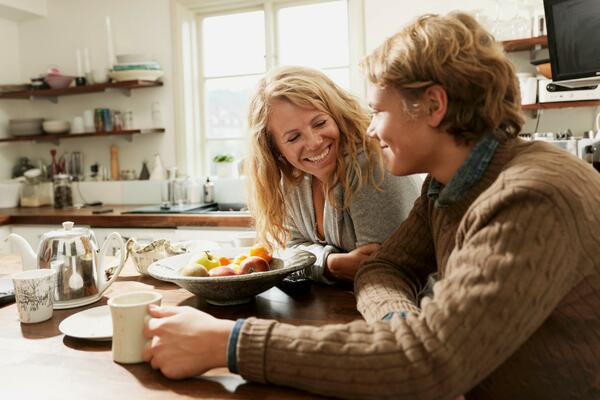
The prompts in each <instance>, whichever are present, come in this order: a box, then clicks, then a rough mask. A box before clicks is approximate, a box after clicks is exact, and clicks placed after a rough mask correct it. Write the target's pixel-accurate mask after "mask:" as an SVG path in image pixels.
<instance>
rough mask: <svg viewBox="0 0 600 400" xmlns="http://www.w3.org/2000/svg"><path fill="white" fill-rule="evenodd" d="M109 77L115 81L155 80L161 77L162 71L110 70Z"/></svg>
mask: <svg viewBox="0 0 600 400" xmlns="http://www.w3.org/2000/svg"><path fill="white" fill-rule="evenodd" d="M108 75H109V76H110V78H111V79H112V80H114V81H117V82H122V81H132V80H142V81H156V80H159V79H160V78H162V76H163V75H164V72H163V71H161V70H147V69H145V70H142V69H139V70H130V71H110V72H109V74H108Z"/></svg>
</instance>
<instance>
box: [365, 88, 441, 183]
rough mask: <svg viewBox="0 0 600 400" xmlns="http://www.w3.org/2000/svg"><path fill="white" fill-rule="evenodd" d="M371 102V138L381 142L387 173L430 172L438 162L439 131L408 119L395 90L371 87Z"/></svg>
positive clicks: (421, 121) (399, 95) (422, 122)
mask: <svg viewBox="0 0 600 400" xmlns="http://www.w3.org/2000/svg"><path fill="white" fill-rule="evenodd" d="M368 101H369V107H370V108H371V110H372V112H373V117H372V120H371V124H370V125H369V129H368V134H369V136H370V137H371V138H375V139H377V140H379V144H380V145H381V149H382V152H383V158H384V162H385V167H386V169H387V170H388V171H389V172H390V173H391V174H393V175H399V176H400V175H410V174H415V173H424V172H430V171H431V167H432V165H434V164H435V161H436V160H435V153H436V131H435V130H434V129H432V128H431V127H430V126H429V125H428V123H427V121H426V119H425V117H420V116H419V117H416V118H412V117H411V116H410V115H408V114H407V113H406V111H405V110H404V105H403V99H402V95H401V94H400V92H399V91H398V90H396V89H394V88H382V87H379V86H375V85H369V91H368Z"/></svg>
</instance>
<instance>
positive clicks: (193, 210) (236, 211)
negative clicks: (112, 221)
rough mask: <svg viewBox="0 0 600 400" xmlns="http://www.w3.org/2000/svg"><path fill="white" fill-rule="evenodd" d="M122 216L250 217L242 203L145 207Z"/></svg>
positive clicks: (125, 212) (129, 211) (126, 212)
mask: <svg viewBox="0 0 600 400" xmlns="http://www.w3.org/2000/svg"><path fill="white" fill-rule="evenodd" d="M122 214H210V215H215V214H219V215H250V213H249V212H248V208H247V206H246V204H243V203H212V204H186V205H183V206H171V208H169V209H163V208H161V207H160V206H147V207H142V208H136V209H133V210H127V211H124V212H122Z"/></svg>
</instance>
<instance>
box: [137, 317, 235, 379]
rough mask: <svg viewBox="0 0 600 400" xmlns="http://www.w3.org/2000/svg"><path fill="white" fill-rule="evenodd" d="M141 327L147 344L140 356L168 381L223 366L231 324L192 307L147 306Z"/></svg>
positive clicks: (232, 323)
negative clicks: (147, 341) (144, 321)
mask: <svg viewBox="0 0 600 400" xmlns="http://www.w3.org/2000/svg"><path fill="white" fill-rule="evenodd" d="M149 314H150V316H151V317H152V318H151V319H150V320H149V321H148V323H147V325H146V326H145V327H144V336H145V337H147V338H148V339H151V340H150V343H149V344H148V345H147V346H146V348H145V349H144V353H143V355H142V357H143V359H144V361H147V362H149V363H150V364H151V365H152V368H154V369H160V370H161V372H162V373H163V374H164V375H165V376H166V377H167V378H171V379H182V378H187V377H190V376H197V375H201V374H203V373H204V372H206V371H208V370H209V369H212V368H218V367H224V366H226V365H227V360H226V357H227V343H228V340H229V334H230V333H231V329H232V328H233V325H234V322H233V321H228V320H221V319H217V318H214V317H213V316H211V315H209V314H206V313H204V312H202V311H199V310H197V309H195V308H192V307H158V306H150V308H149Z"/></svg>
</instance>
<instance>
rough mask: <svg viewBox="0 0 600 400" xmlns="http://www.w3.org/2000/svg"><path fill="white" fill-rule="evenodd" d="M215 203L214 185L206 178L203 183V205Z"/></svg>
mask: <svg viewBox="0 0 600 400" xmlns="http://www.w3.org/2000/svg"><path fill="white" fill-rule="evenodd" d="M214 201H215V185H214V183H212V182H211V181H210V178H206V182H205V183H204V203H213V202H214Z"/></svg>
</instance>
